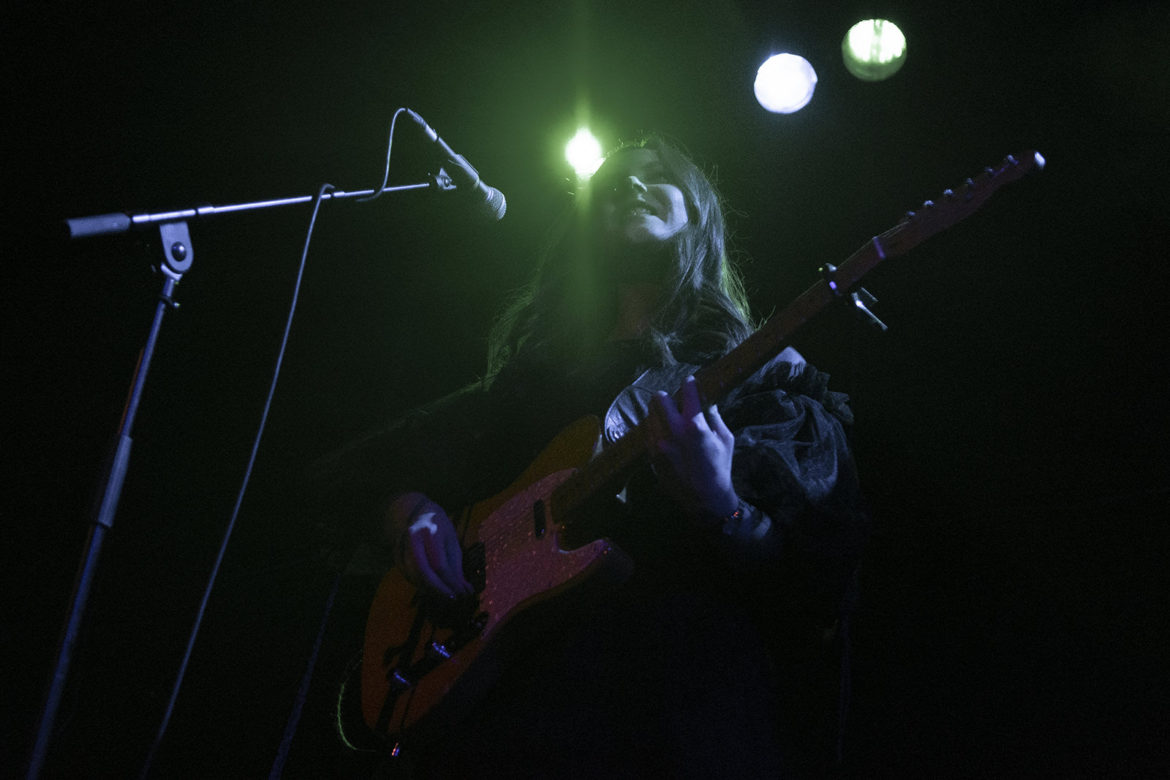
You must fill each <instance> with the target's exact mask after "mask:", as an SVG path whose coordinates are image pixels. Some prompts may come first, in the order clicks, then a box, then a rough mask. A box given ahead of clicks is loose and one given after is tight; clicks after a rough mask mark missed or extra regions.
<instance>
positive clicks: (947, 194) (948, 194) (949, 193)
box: [943, 190, 955, 198]
mask: <svg viewBox="0 0 1170 780" xmlns="http://www.w3.org/2000/svg"><path fill="white" fill-rule="evenodd" d="M943 197H944V198H953V197H955V191H954V190H943Z"/></svg>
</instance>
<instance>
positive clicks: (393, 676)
mask: <svg viewBox="0 0 1170 780" xmlns="http://www.w3.org/2000/svg"><path fill="white" fill-rule="evenodd" d="M387 679H388V680H389V682H390V690H392V691H394V692H395V693H402V692H403V691H408V690H410V689H411V688H413V687H414V685H415V681H414V680H412V679H411V678H410V677H407V676H406V675H405V674H403V673H402V670H401V669H395V670H394V671H393V672H391V673H390V676H389V678H387Z"/></svg>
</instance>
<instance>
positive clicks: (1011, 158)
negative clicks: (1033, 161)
mask: <svg viewBox="0 0 1170 780" xmlns="http://www.w3.org/2000/svg"><path fill="white" fill-rule="evenodd" d="M1003 161H1004V164H1005V165H1011V166H1013V167H1014V166H1016V165H1019V164H1020V161H1019V160H1017V159H1016V157H1015V155H1013V154H1009V155H1008V156H1007V157H1005V158H1003Z"/></svg>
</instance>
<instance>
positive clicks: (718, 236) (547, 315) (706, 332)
mask: <svg viewBox="0 0 1170 780" xmlns="http://www.w3.org/2000/svg"><path fill="white" fill-rule="evenodd" d="M630 149H649V150H651V151H653V152H655V153H656V154H657V156H658V159H659V161H660V162H661V163H662V166H663V168H664V169H665V171H666V174H667V176H668V178H669V179H670V181H671V182H672V183H673V184H675V185H677V186H678V187H679V188H680V189H681V190H682V192H683V196H684V198H685V201H686V206H687V216H688V222H687V225H686V227H685V228H684V229H683V230H682V231H680V232H679V233H678V234H677V235H676V236H674V237H673V238H672V239H670V241H669V242H668V246H667V247H666V253H667V255H668V256H667V258H666V262H665V267H664V268H662V274H663V275H662V277H660V279H659V289H660V294H659V297H658V301H657V302H656V305H655V307H654V311H653V314H652V316H651V320H650V323H649V327H648V328H647V329H646V330H645V332H644V333H643V334H642V337H641V338H642V339H643V341H644V344H645V347H646V348H647V350H648V352H649V354H651V355H652V356H653V357H654V358H655V359H657V360H658V361H659V362H661V363H662V364H664V365H672V364H675V363H678V362H688V363H704V362H707V361H709V360H712V359H714V358H716V357H718V356H719V355H721V354H723V353H725V352H727V351H728V350H729V349H731V348H732V347H734V346H735V345H736V344H738V343H739V342H740V341H742V340H743V339H744V338H746V337H747V336H748V335H749V334H750V333H751V331H752V323H751V318H750V313H749V309H748V305H747V297H746V295H745V294H744V290H743V284H742V281H741V279H740V276H739V274H738V273H737V272H736V270H735V268H734V266H733V265H732V264H731V262H730V261H729V259H728V253H727V246H726V242H727V226H726V222H725V220H724V216H723V204H722V199H721V198H720V196H719V193H718V192H717V191H716V189H715V187H714V185H713V184H712V183H711V181H710V180H709V179H708V178H707V176H706V175H705V174H704V173H703V172H702V171H701V170H700V169H699V168H698V166H696V165H695V164H694V163H693V162H691V160H690V159H689V158H688V157H687V156H686V155H685V154H684V153H683V152H682V151H680V150H679V149H678V148H677V147H676V146H674V145H672V144H670V143H668V142H666V141H665V140H663V139H662V138H660V137H658V136H650V137H648V138H645V139H642V140H640V141H637V142H633V143H627V144H624V145H622V146H621V147H619V148H618V149H617V150H615V151H614V152H612V153H610V155H609V156H608V157H607V158H606V162H605V163H603V164H602V166H601V168H599V169H598V171H597V173H596V174H595V175H594V177H593V179H592V182H593V183H597V182H604V181H605V171H606V167H607V166H608V165H609V164H610V161H612V160H614V159H615V158H617V157H619V156H620V155H621V154H623V153H624V152H626V151H628V150H630ZM590 193H591V187H590V186H589V185H586V186H585V187H583V188H582V189H581V191H580V192H578V194H577V198H576V203H575V204H574V208H573V209H572V210H571V211H570V213H569V214H568V215H567V217H566V218H564V219H562V221H561V223H560V224H559V225H558V226H557V227H555V228H554V232H553V238H552V240H551V241H550V242H549V244H548V246H547V248H546V249H545V250H544V252H543V253H542V257H541V262H540V263H539V265H538V266H537V270H536V273H535V275H534V277H533V278H532V280H531V281H530V282H529V283H528V284H527V285H526V286H525V287H524V288H522V289H521V290H520V291H519V293H518V294H517V295H516V296H515V297H514V298H513V300H512V302H511V303H510V305H508V306H507V308H505V310H504V312H503V313H502V314H501V315H500V317H499V318H498V319H497V321H496V324H495V327H494V328H493V330H492V334H491V337H490V340H489V349H488V376H489V377H491V376H494V375H495V374H496V373H498V372H499V370H500V369H501V368H503V366H504V365H505V364H507V363H509V362H510V361H512V360H519V359H523V360H533V361H535V362H538V363H545V364H561V365H568V366H572V365H573V364H574V363H576V362H579V361H580V360H581V358H582V357H583V356H585V355H588V354H590V352H591V351H592V350H594V349H596V348H597V347H598V346H599V345H600V344H601V343H603V342H604V340H605V339H606V337H607V335H608V332H609V329H610V328H611V327H612V325H613V322H614V316H615V315H616V305H617V295H616V289H615V286H614V285H613V283H612V277H611V276H607V270H609V271H610V272H612V269H610V268H609V266H608V265H607V263H606V262H605V261H606V258H605V257H603V256H601V255H602V254H603V252H604V248H603V247H602V246H600V245H599V242H598V240H597V231H596V229H595V225H596V220H595V216H594V214H593V211H594V210H593V209H592V208H591V203H590V202H591V197H590Z"/></svg>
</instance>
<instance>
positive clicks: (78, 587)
mask: <svg viewBox="0 0 1170 780" xmlns="http://www.w3.org/2000/svg"><path fill="white" fill-rule="evenodd" d="M432 188H434V189H438V190H440V191H450V190H454V189H455V187H454V185H453V183H452V181H451V178H450V177H449V176H447V174H446V173H445V172H444V171H442V170H440V171H439V173H438V174H437V175H435V176H433V178H432V180H431V181H428V182H422V183H419V184H406V185H399V186H395V187H384V188H381V189H376V190H356V191H353V192H346V191H344V190H333V191H331V192H327V193H324V194H323V195H322V196H321V199H322V200H339V199H348V198H359V199H361V198H365V199H372V198H374V197H377V196H379V195H382V194H383V193H387V192H402V191H407V190H422V189H432ZM314 197H315V196H313V195H303V196H295V197H291V198H278V199H275V200H264V201H253V202H250V203H237V204H230V205H226V206H199V207H196V208H189V209H180V210H177V211H163V212H155V213H139V214H129V213H125V212H115V213H111V214H98V215H94V216H89V217H79V218H76V219H67V220H65V226H66V227H67V229H68V231H69V237H70V238H72V239H78V238H88V237H90V236H100V235H110V234H114V233H126V232H129V231H130V230H135V229H146V228H149V227H151V226H153V225H158V228H159V233H160V235H161V237H162V248H163V264H162V265H160V266H159V270H160V271H161V272H162V274H163V276H164V281H163V289H162V292H161V293H160V294H159V298H158V304H157V306H156V307H155V312H154V320H153V321H152V322H151V325H150V332H149V333H148V335H147V338H146V346H145V347H143V349H142V354H141V356H140V357H139V360H138V365H137V366H136V368H135V370H134V375H133V377H132V379H131V389H130V394H129V397H128V399H127V401H126V408H125V410H124V411H123V413H122V420H121V422H120V424H119V426H118V431H117V436H116V438H115V441H114V443H113V446H112V448H111V452H110V454H109V456H108V460H107V462H106V464H105V467H104V468H105V478H104V480H103V483H102V487H101V492H100V498H99V499H98V500H97V501H96V502H95V504H94V517H93V525H92V527H91V528H90V532H89V538H88V540H87V541H86V549H85V552H84V554H83V556H82V562H81V565H80V568H79V569H78V572H77V578H76V580H75V581H74V584H73V595H72V598H71V601H70V607H69V615H68V618H67V619H66V621H65V625H64V628H63V629H62V633H61V640H60V644H59V647H58V650H57V661H56V664H55V666H54V669H53V675H52V677H51V679H50V683H49V688H48V692H47V693H46V695H45V703H44V707H43V709H42V712H41V719H40V722H39V723H38V725H37V731H36V739H35V741H34V743H33V749H32V753H31V755H30V758H29V763H28V773H27V774H26V778H27V780H36V778H37V777H39V775H40V772H41V769H42V768H43V766H44V762H45V758H46V755H47V753H48V747H49V742H50V740H51V738H52V734H53V729H54V726H55V722H56V718H57V709H58V707H59V705H60V703H61V697H62V694H63V693H64V691H65V682H66V678H67V677H68V674H69V665H70V662H71V661H72V656H73V647H74V645H75V644H76V641H77V636H78V634H79V632H80V629H81V621H82V615H83V614H84V612H85V606H86V603H87V601H88V599H89V591H90V587H91V585H92V584H93V576H94V573H95V571H96V570H97V562H98V556H99V554H100V552H101V547H102V543H103V542H104V541H105V536H106V533H107V532H108V531H109V530H110V529H111V528H112V527H113V525H114V516H115V514H116V512H117V508H118V502H119V499H120V498H121V495H122V483H123V482H124V480H125V478H126V472H127V470H128V467H129V464H130V447H131V444H132V443H133V440H132V438H131V436H130V433H131V430H132V429H133V426H134V417H135V415H136V414H137V412H138V404H139V401H140V399H141V397H142V388H143V386H144V385H145V383H146V374H147V372H148V370H149V369H150V361H151V358H152V357H153V356H154V348H155V344H156V342H157V341H158V334H159V331H160V330H161V328H162V319H163V315H164V314H165V313H166V310H167V309H177V308H179V304H178V303H176V302H175V300H174V297H173V296H174V291H175V287H176V286H177V285H178V284H179V282H180V281H182V278H183V274H185V273H186V272H187V271H189V270H190V269H191V263H192V262H193V260H194V258H195V252H194V249H193V248H192V246H191V236H190V233H189V231H188V228H187V221H188V220H190V219H195V218H203V217H210V216H215V215H218V214H229V213H235V212H239V211H251V210H255V209H264V208H275V207H281V206H294V205H298V204H301V203H309V202H311V201H313V199H314Z"/></svg>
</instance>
